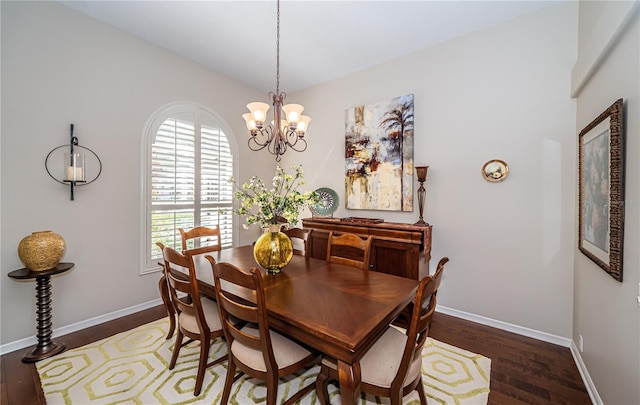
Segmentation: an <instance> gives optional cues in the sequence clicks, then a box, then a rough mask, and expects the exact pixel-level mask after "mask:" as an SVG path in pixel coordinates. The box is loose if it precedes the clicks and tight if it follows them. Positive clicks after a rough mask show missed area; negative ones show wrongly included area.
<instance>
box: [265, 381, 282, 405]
mask: <svg viewBox="0 0 640 405" xmlns="http://www.w3.org/2000/svg"><path fill="white" fill-rule="evenodd" d="M278 382H279V378H278V376H277V375H276V376H274V375H271V374H268V375H267V405H276V398H277V397H278Z"/></svg>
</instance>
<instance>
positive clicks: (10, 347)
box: [0, 298, 162, 355]
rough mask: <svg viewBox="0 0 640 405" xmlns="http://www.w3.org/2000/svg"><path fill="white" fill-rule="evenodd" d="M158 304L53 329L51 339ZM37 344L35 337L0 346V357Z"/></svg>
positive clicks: (157, 302)
mask: <svg viewBox="0 0 640 405" xmlns="http://www.w3.org/2000/svg"><path fill="white" fill-rule="evenodd" d="M160 304H162V300H161V299H160V298H157V299H155V300H151V301H147V302H144V303H142V304H138V305H134V306H132V307H128V308H124V309H120V310H118V311H114V312H110V313H108V314H104V315H100V316H96V317H95V318H90V319H87V320H84V321H80V322H76V323H74V324H71V325H67V326H63V327H60V328H55V329H53V334H52V337H53V338H57V337H59V336H64V335H67V334H69V333H73V332H77V331H79V330H82V329H86V328H89V327H91V326H95V325H99V324H101V323H104V322H107V321H112V320H114V319H117V318H121V317H123V316H126V315H131V314H134V313H136V312H140V311H143V310H145V309H149V308H152V307H155V306H156V305H160ZM37 343H38V341H37V340H36V337H35V336H31V337H29V338H25V339H20V340H16V341H14V342H9V343H6V344H4V345H0V355H3V354H7V353H11V352H14V351H16V350H20V349H23V348H25V347H30V346H34V345H36V344H37Z"/></svg>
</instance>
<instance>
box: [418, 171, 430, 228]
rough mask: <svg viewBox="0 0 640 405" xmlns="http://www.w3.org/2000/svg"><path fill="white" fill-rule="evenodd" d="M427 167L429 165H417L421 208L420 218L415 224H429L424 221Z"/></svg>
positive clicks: (419, 205)
mask: <svg viewBox="0 0 640 405" xmlns="http://www.w3.org/2000/svg"><path fill="white" fill-rule="evenodd" d="M427 169H429V166H416V173H417V175H418V182H419V183H420V188H418V207H419V209H420V219H418V222H416V223H415V224H414V225H429V224H428V223H426V222H425V221H424V218H423V214H424V201H425V196H426V193H427V190H426V189H425V188H424V182H425V181H426V180H427Z"/></svg>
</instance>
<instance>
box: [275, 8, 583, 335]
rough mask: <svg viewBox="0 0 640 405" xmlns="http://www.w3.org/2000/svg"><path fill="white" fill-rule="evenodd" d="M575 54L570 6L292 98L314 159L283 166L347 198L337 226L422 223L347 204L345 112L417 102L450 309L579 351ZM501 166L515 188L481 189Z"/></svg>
mask: <svg viewBox="0 0 640 405" xmlns="http://www.w3.org/2000/svg"><path fill="white" fill-rule="evenodd" d="M363 40H364V39H363ZM576 43H577V5H576V3H565V4H562V5H559V6H553V7H550V8H547V9H544V10H542V11H540V12H538V13H535V14H532V15H530V16H527V17H523V18H519V19H517V20H513V21H511V22H507V23H505V24H502V25H499V26H496V27H494V28H490V29H487V30H484V31H481V32H478V33H474V34H471V35H468V36H465V37H461V38H459V39H456V40H453V41H449V42H446V43H443V44H441V45H439V46H435V47H432V48H428V49H425V50H422V51H419V52H416V53H414V54H411V55H409V56H406V57H402V58H399V59H396V60H393V61H391V62H388V63H383V64H381V65H378V66H375V67H372V68H370V69H367V70H365V71H360V72H357V73H355V74H352V75H349V76H347V77H344V78H341V79H338V80H335V81H332V82H329V83H326V84H323V85H319V86H317V87H314V88H312V89H309V90H306V91H304V92H300V93H297V94H293V95H290V96H289V98H290V99H291V100H296V102H300V103H302V104H304V105H305V111H308V113H309V114H310V115H311V116H312V117H313V122H312V124H311V125H312V127H310V131H309V136H308V141H309V150H308V151H307V152H305V153H304V154H295V153H291V154H287V155H285V160H286V162H287V163H289V162H303V163H304V165H305V168H306V172H307V179H308V180H309V182H310V184H311V185H312V186H314V187H331V188H333V189H334V190H336V191H337V192H338V194H339V197H340V198H341V204H340V205H341V208H340V209H339V210H338V211H337V212H336V216H338V217H344V216H369V217H376V218H384V219H385V220H387V221H398V222H409V223H413V222H415V221H416V220H417V219H418V210H417V206H416V208H415V210H414V212H413V213H399V212H388V211H358V210H347V209H345V208H344V201H343V198H344V111H345V109H347V108H349V107H351V106H353V105H357V104H363V103H370V102H375V101H379V100H384V99H388V98H392V97H395V96H400V95H404V94H408V93H413V94H414V95H415V144H414V149H415V151H414V156H415V158H414V159H415V162H416V164H417V165H429V166H430V168H429V173H428V180H427V182H426V189H427V202H426V209H425V220H426V221H428V222H430V223H431V224H432V225H433V227H434V228H433V252H432V253H433V255H432V256H433V260H432V263H431V264H432V267H433V266H435V264H436V263H437V261H438V260H439V259H440V258H441V257H442V256H448V257H449V258H450V259H451V262H450V263H448V264H447V269H446V274H445V279H444V282H443V285H442V291H441V293H440V294H439V295H438V297H439V301H438V305H441V306H443V307H449V308H453V309H455V310H458V311H465V312H468V313H471V314H475V315H479V316H484V317H488V318H493V319H494V320H499V321H502V322H507V323H510V324H514V325H519V326H522V327H525V328H530V329H534V330H537V331H542V332H545V333H548V334H552V335H556V336H562V337H564V338H570V337H571V332H572V331H571V324H572V285H573V275H572V270H573V254H572V252H573V248H572V243H573V233H574V228H575V219H574V217H575V216H574V188H575V176H574V173H575V151H576V145H575V142H574V138H575V101H574V100H572V99H571V98H570V96H569V84H570V72H571V68H572V66H573V64H574V63H575V60H576V57H577V53H576ZM354 46H357V43H356V44H354ZM336 63H339V61H336ZM493 158H500V159H503V160H505V161H506V162H507V163H508V164H509V167H510V170H511V171H510V174H509V177H508V178H507V179H506V180H505V181H504V182H501V183H488V182H486V181H485V180H484V179H483V178H482V177H481V175H480V168H481V167H482V165H483V163H484V162H486V161H487V160H489V159H493ZM312 188H313V187H312ZM415 188H416V190H417V182H416V187H415Z"/></svg>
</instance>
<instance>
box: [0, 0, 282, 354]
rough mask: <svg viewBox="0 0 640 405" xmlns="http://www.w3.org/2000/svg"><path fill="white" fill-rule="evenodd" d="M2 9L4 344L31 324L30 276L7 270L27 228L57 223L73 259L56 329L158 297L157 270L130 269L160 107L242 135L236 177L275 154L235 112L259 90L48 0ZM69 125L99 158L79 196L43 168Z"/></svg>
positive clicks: (57, 299)
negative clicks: (152, 120) (171, 106)
mask: <svg viewBox="0 0 640 405" xmlns="http://www.w3.org/2000/svg"><path fill="white" fill-rule="evenodd" d="M1 7H2V185H1V187H2V198H3V199H2V225H1V230H2V251H1V253H2V259H1V263H2V274H1V277H0V284H1V306H2V308H1V311H2V312H1V315H2V336H1V342H2V343H7V342H11V341H15V340H17V339H21V338H25V337H32V336H33V335H34V333H35V298H34V296H35V283H34V282H33V281H27V282H17V281H14V280H11V279H9V278H8V277H7V273H9V272H10V271H12V270H14V269H18V268H21V267H22V264H21V263H20V261H19V258H18V255H17V247H18V243H19V242H20V240H21V239H22V238H23V237H24V236H26V235H28V234H30V233H31V232H33V231H38V230H45V229H50V230H54V231H56V232H58V233H60V234H61V235H62V236H63V237H64V238H65V239H66V242H67V252H66V255H65V257H64V259H63V260H64V261H70V262H74V263H75V264H76V266H75V268H74V269H73V270H72V271H70V272H68V273H66V274H64V275H61V276H56V277H54V278H53V281H52V285H53V316H54V318H53V322H54V328H58V327H62V326H66V325H70V324H73V323H76V322H80V321H84V320H87V319H90V318H93V317H96V316H100V315H104V314H107V313H110V312H112V311H116V310H121V309H123V308H127V307H131V306H133V305H137V304H140V303H144V302H147V301H150V300H154V299H157V298H158V289H157V279H158V277H159V274H157V273H156V274H150V275H147V276H138V270H139V269H138V266H139V237H140V233H139V222H140V215H139V212H140V205H139V204H140V189H141V182H140V174H139V173H140V137H141V134H142V131H143V128H144V124H145V121H146V120H147V119H148V118H149V117H150V116H151V114H153V113H154V112H155V111H156V110H157V109H158V108H160V107H161V106H163V105H166V104H168V103H172V102H175V101H181V100H186V101H193V102H195V103H198V104H201V105H204V106H207V107H208V108H209V109H211V110H212V111H214V112H216V113H218V114H219V115H220V117H221V118H222V119H223V120H225V121H226V123H227V124H228V126H229V127H230V128H231V130H232V132H233V133H235V135H236V136H238V138H239V139H238V148H239V153H240V159H239V160H240V161H242V165H241V172H240V174H239V175H238V177H239V178H241V179H243V178H246V177H248V176H249V175H251V174H252V173H254V172H255V171H256V170H257V169H256V168H257V167H260V166H265V165H268V166H270V165H272V164H273V163H272V161H271V159H269V158H268V157H267V156H263V155H258V154H256V153H253V152H249V151H248V150H247V148H246V145H245V142H246V134H245V127H244V122H243V120H242V118H241V113H242V111H243V110H244V109H245V104H246V103H247V101H248V100H255V99H258V98H261V97H265V95H264V94H263V93H262V92H257V91H255V90H253V89H251V88H249V87H247V86H245V85H242V84H240V83H238V82H236V81H233V80H230V79H228V78H226V77H223V76H221V75H219V74H217V73H214V72H212V71H210V70H207V69H204V68H203V67H201V66H199V65H197V64H195V63H192V62H190V61H187V60H185V59H183V58H181V57H178V56H176V55H174V54H172V53H169V52H166V51H164V50H162V49H160V48H157V47H154V46H151V45H149V44H147V43H145V42H143V41H141V40H138V39H134V38H133V37H132V36H130V35H128V34H125V33H123V32H121V31H119V30H116V29H114V28H113V27H110V26H108V25H105V24H103V23H100V22H97V21H96V20H93V19H91V18H88V17H86V16H84V15H81V14H79V13H77V12H75V11H72V10H71V9H69V8H67V7H64V6H62V5H59V4H57V3H54V2H5V1H3V2H2V3H1ZM70 123H74V124H75V129H76V132H75V133H76V135H77V136H78V137H79V141H80V145H84V146H87V147H89V148H91V149H92V150H93V151H95V152H96V153H97V154H98V155H99V157H100V159H101V160H102V164H103V172H102V175H101V176H100V177H99V178H98V180H96V182H95V183H93V184H91V185H87V186H86V187H78V188H77V189H76V199H75V201H70V200H69V188H68V187H64V186H63V185H61V184H59V183H56V182H55V181H53V180H52V179H51V178H50V177H49V175H48V174H47V172H46V171H45V167H44V161H45V157H46V156H47V153H48V152H49V151H50V150H51V149H53V148H54V147H56V146H58V145H62V144H65V143H68V142H69V124H70ZM249 157H250V158H249ZM244 242H245V243H246V240H245V241H244Z"/></svg>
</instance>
